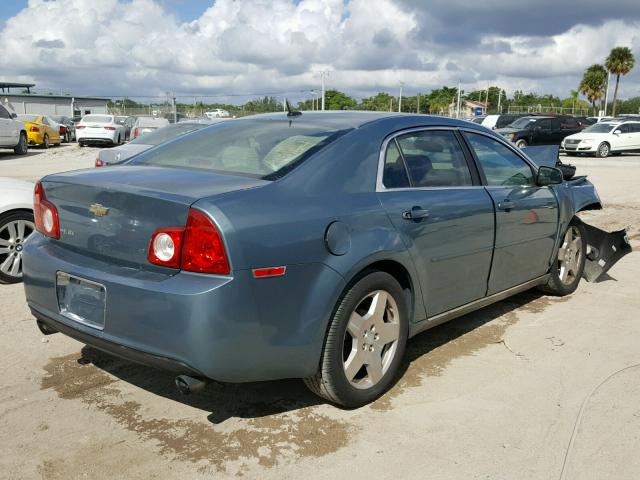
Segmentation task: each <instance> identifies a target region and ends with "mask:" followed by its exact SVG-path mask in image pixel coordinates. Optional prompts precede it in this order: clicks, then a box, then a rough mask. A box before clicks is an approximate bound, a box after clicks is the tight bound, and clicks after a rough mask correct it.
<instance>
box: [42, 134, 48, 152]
mask: <svg viewBox="0 0 640 480" xmlns="http://www.w3.org/2000/svg"><path fill="white" fill-rule="evenodd" d="M42 148H49V135H47V134H46V133H45V134H44V139H43V140H42Z"/></svg>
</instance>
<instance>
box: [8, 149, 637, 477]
mask: <svg viewBox="0 0 640 480" xmlns="http://www.w3.org/2000/svg"><path fill="white" fill-rule="evenodd" d="M96 152H97V149H92V148H82V149H81V148H79V147H78V146H77V145H75V144H74V145H63V146H61V147H56V148H52V149H51V150H49V151H43V150H36V149H33V150H31V151H30V154H29V156H27V157H15V156H13V155H12V154H11V153H10V152H8V151H7V153H4V152H3V151H0V176H5V177H6V176H8V177H15V178H20V179H27V180H36V179H38V178H39V177H41V176H43V175H45V174H47V173H51V172H56V171H64V170H71V169H76V168H83V167H91V166H92V165H93V161H94V159H95V154H96ZM571 163H574V164H576V165H577V166H578V172H579V173H581V174H583V173H586V174H588V175H589V177H590V179H591V180H592V181H593V182H594V183H595V184H596V185H597V187H598V189H599V191H600V194H601V197H602V199H603V201H604V202H605V204H606V208H605V209H604V210H603V211H599V212H588V213H587V214H585V215H584V218H585V219H586V220H588V221H589V222H592V223H594V224H596V225H600V226H603V227H607V228H610V229H618V228H622V227H625V226H629V227H630V230H629V234H630V237H631V239H632V244H634V246H635V247H636V248H638V247H639V246H640V230H639V228H638V226H639V225H640V196H639V195H638V184H639V183H640V158H639V157H632V156H624V157H615V158H613V159H606V160H600V159H586V158H580V159H573V158H572V159H571ZM639 271H640V254H639V253H636V252H634V253H631V254H630V255H628V256H627V257H625V258H624V259H623V260H622V261H621V262H620V263H619V264H617V265H616V266H614V267H613V268H612V269H611V270H610V272H609V274H608V275H607V276H605V277H604V278H603V279H601V281H600V282H598V283H587V282H584V281H583V282H582V283H581V285H580V287H579V289H578V291H577V292H576V293H575V294H574V295H572V296H570V297H566V298H562V299H557V298H551V297H547V296H544V295H541V294H540V293H538V292H535V291H531V292H526V293H523V294H521V295H518V296H516V297H513V298H511V299H509V300H506V301H503V302H500V303H498V304H496V305H493V306H491V307H488V308H485V309H483V310H481V311H479V312H476V313H473V314H470V315H467V316H465V317H463V318H460V319H458V320H454V321H452V322H450V323H448V324H445V325H442V326H440V327H438V328H436V329H433V330H431V331H428V332H425V333H423V334H422V335H420V336H418V337H416V338H414V339H413V340H412V341H411V342H410V344H409V347H408V348H409V351H408V358H407V362H406V364H405V366H404V369H405V371H404V374H403V376H402V378H401V379H400V381H399V382H398V384H397V385H396V386H395V387H394V388H393V389H392V390H391V391H390V392H389V393H388V394H387V395H385V397H383V398H382V399H381V400H379V401H378V402H376V403H374V404H373V405H371V406H368V407H365V408H362V409H358V410H354V411H344V410H339V409H336V408H334V407H331V406H329V405H326V404H324V403H322V402H320V401H319V400H318V399H317V398H315V397H313V396H312V395H311V394H309V393H308V392H307V391H306V389H305V388H304V386H303V385H302V383H301V382H299V381H294V380H292V381H281V382H267V383H261V384H249V385H220V384H212V385H210V386H209V387H207V388H206V390H205V391H204V392H202V393H201V394H197V395H192V396H190V397H182V396H180V395H179V394H177V393H176V391H175V389H174V387H173V378H172V375H170V374H167V373H165V372H160V371H156V370H152V369H149V368H146V367H141V366H137V365H132V364H128V363H126V362H124V361H121V360H119V359H115V358H112V357H109V356H107V355H105V354H102V353H100V352H97V351H96V350H93V349H91V348H87V347H84V346H83V345H81V344H79V343H78V342H76V341H74V340H71V339H69V338H67V337H64V336H62V335H53V336H48V337H43V336H42V335H41V334H40V333H39V331H38V330H37V328H36V326H35V322H34V321H33V319H32V317H31V316H30V314H29V312H28V309H27V308H26V306H25V302H24V293H23V290H22V287H21V286H20V285H2V286H0V305H1V306H2V311H1V313H0V328H1V331H2V332H3V333H2V336H0V349H1V351H2V353H3V362H2V365H1V367H0V372H1V375H2V378H3V381H2V383H1V387H0V478H11V479H14V478H15V479H22V478H45V479H75V478H96V479H97V478H110V479H114V478H121V479H148V478H189V479H195V478H216V479H221V478H227V477H236V476H244V477H245V478H260V479H283V478H291V479H294V478H295V479H298V478H302V477H304V478H306V479H316V478H317V479H325V478H345V477H347V476H348V477H349V478H390V477H395V478H403V479H404V478H407V479H408V478H416V479H418V478H420V479H422V478H430V479H514V478H518V479H550V478H560V474H561V471H562V468H563V463H564V464H565V468H564V475H565V477H563V478H565V479H567V480H569V479H580V480H584V479H603V478H615V479H617V480H619V479H636V478H640V456H639V455H638V454H637V452H638V451H639V450H640V410H639V408H640V407H638V406H639V405H640V367H639V368H635V367H631V368H628V369H626V370H622V371H620V373H618V374H616V375H614V376H613V377H611V378H610V379H609V380H608V381H606V382H605V383H604V384H602V385H601V386H600V387H599V388H597V389H596V390H595V391H594V392H593V394H592V395H591V396H589V394H590V392H592V391H593V389H594V388H595V387H596V386H598V385H599V384H600V383H601V382H602V381H603V380H605V379H606V378H607V377H608V376H609V375H611V374H613V373H614V372H616V371H619V370H620V369H623V368H625V367H629V366H631V365H634V364H637V363H639V362H640V348H639V347H638V338H639V336H640V324H639V312H640V297H639V296H638V294H637V285H638V283H637V274H638V272H639ZM585 399H588V400H587V401H586V403H583V402H585ZM581 407H583V408H582V410H581ZM580 412H581V413H580ZM579 413H580V423H579V425H578V426H577V428H576V429H575V435H573V436H572V432H574V425H576V419H577V418H578V416H579ZM570 443H571V449H570V451H569V453H568V455H567V448H568V445H569V444H570ZM565 456H566V462H565Z"/></svg>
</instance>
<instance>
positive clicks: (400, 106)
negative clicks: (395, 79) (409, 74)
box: [398, 82, 404, 112]
mask: <svg viewBox="0 0 640 480" xmlns="http://www.w3.org/2000/svg"><path fill="white" fill-rule="evenodd" d="M402 87H404V82H400V96H399V97H398V112H402Z"/></svg>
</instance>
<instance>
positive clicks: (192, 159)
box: [130, 121, 346, 180]
mask: <svg viewBox="0 0 640 480" xmlns="http://www.w3.org/2000/svg"><path fill="white" fill-rule="evenodd" d="M176 126H178V125H176ZM343 133H346V130H336V129H335V127H328V126H322V125H308V124H302V125H300V124H297V123H296V122H289V121H287V122H264V121H253V122H238V123H236V122H228V123H221V124H217V125H213V126H209V127H208V128H204V129H201V130H200V131H198V132H195V133H193V134H192V135H189V136H188V137H185V138H180V139H178V140H176V141H174V142H171V143H169V144H167V145H166V146H164V147H160V148H159V149H153V150H150V151H148V152H145V153H143V154H141V155H139V156H137V157H135V158H134V159H132V161H131V162H130V163H131V164H136V165H154V166H164V167H176V168H190V169H200V170H210V171H214V172H222V173H231V174H240V175H242V174H245V175H249V176H255V177H260V178H264V179H267V180H275V179H276V178H279V177H281V176H282V175H284V174H285V173H287V172H288V171H290V170H291V169H293V168H295V166H297V165H298V164H299V163H301V162H302V161H303V160H304V159H305V158H307V157H308V156H310V155H311V154H313V153H315V152H316V151H318V150H320V149H321V148H323V147H324V146H326V145H327V144H329V143H330V142H332V141H333V140H335V139H336V138H338V137H339V136H340V135H341V134H343ZM145 138H146V137H145ZM143 142H145V139H143V140H142V141H141V143H143Z"/></svg>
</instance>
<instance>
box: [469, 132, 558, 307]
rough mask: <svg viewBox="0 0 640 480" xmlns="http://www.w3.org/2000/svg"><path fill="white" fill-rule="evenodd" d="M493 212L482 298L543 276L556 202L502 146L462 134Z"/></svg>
mask: <svg viewBox="0 0 640 480" xmlns="http://www.w3.org/2000/svg"><path fill="white" fill-rule="evenodd" d="M465 137H466V138H467V140H468V142H469V145H470V146H471V148H472V150H473V151H474V153H475V156H476V158H477V160H478V164H479V166H480V167H481V169H482V172H481V173H482V174H483V175H484V177H485V181H486V185H487V187H486V190H487V192H488V193H489V195H491V198H492V199H493V202H494V204H495V208H496V239H495V250H494V254H493V263H492V265H491V274H490V276H489V288H488V291H487V294H488V295H491V294H493V293H496V292H500V291H502V290H506V289H507V288H509V287H513V286H516V285H519V284H521V283H524V282H527V281H528V280H532V279H534V278H537V277H540V276H541V275H544V274H545V273H547V271H548V270H549V266H550V263H549V262H550V259H551V254H552V251H553V247H554V245H555V240H556V235H557V230H558V201H557V199H556V196H555V194H554V193H553V191H552V190H551V188H549V187H538V186H536V183H535V173H534V169H533V168H532V166H531V165H530V164H529V163H528V162H527V161H525V160H524V159H523V158H522V157H520V155H518V154H517V153H516V152H515V151H514V150H512V149H511V148H509V147H507V146H506V145H505V144H503V143H502V142H499V141H497V140H495V139H494V138H491V137H489V136H486V135H482V134H479V133H468V132H466V133H465Z"/></svg>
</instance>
